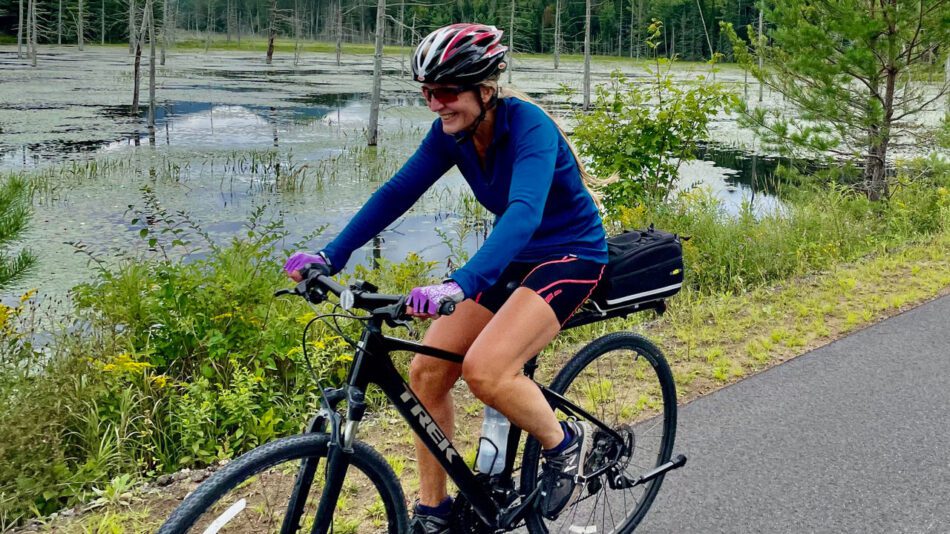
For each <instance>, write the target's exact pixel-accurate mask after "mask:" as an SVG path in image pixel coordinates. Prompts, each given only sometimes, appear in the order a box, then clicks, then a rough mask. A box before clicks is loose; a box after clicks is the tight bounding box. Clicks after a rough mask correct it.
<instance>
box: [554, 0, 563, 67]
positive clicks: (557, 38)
mask: <svg viewBox="0 0 950 534" xmlns="http://www.w3.org/2000/svg"><path fill="white" fill-rule="evenodd" d="M560 63H561V0H557V1H556V2H555V3H554V69H555V70H557V68H558V67H559V66H560Z"/></svg>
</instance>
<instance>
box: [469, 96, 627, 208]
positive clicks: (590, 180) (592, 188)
mask: <svg viewBox="0 0 950 534" xmlns="http://www.w3.org/2000/svg"><path fill="white" fill-rule="evenodd" d="M482 85H487V86H489V87H493V88H494V89H495V94H497V95H498V98H500V99H501V98H517V99H518V100H521V101H523V102H527V103H529V104H532V105H534V106H537V108H538V109H540V110H541V111H543V112H544V114H545V115H547V116H548V118H549V119H551V122H553V123H554V125H555V126H557V129H558V131H559V132H561V137H563V138H564V141H565V142H566V143H567V146H568V148H570V149H571V154H572V155H573V156H574V161H575V162H576V163H577V170H578V171H580V174H581V181H582V182H583V183H584V188H585V189H587V192H588V193H590V196H591V198H592V199H594V204H596V205H597V208H598V209H599V210H601V211H603V208H604V207H603V203H602V202H601V195H600V189H601V188H602V187H604V186H605V185H607V184H608V183H610V182H609V180H602V179H600V178H597V177H595V176H593V175H591V174H590V173H588V172H587V169H586V168H585V167H584V163H583V162H582V161H581V157H580V155H578V153H577V149H576V148H574V143H571V140H570V138H568V136H567V133H565V132H564V128H561V125H560V124H559V123H558V121H557V119H555V118H554V116H553V115H551V113H550V112H549V111H548V110H546V109H544V106H542V105H541V104H539V103H538V102H536V101H535V100H534V99H533V98H531V97H530V96H528V95H526V94H525V93H523V92H521V91H519V90H517V89H513V88H511V87H500V86H499V85H498V80H497V79H494V80H486V81H485V82H483V83H482Z"/></svg>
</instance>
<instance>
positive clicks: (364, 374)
mask: <svg viewBox="0 0 950 534" xmlns="http://www.w3.org/2000/svg"><path fill="white" fill-rule="evenodd" d="M382 323H383V320H382V319H378V318H375V317H374V318H371V319H369V320H368V322H367V324H366V326H365V328H364V330H363V334H362V336H361V338H360V341H359V344H358V346H357V350H356V354H355V355H354V360H353V363H352V364H351V366H350V371H349V375H348V377H347V380H346V385H345V386H344V387H343V388H340V389H330V390H327V392H326V393H327V395H326V396H325V398H324V400H323V404H324V409H323V410H322V411H321V414H320V415H318V416H317V417H316V418H315V419H314V421H313V422H312V423H311V425H310V426H309V428H308V432H323V431H325V430H327V429H326V426H327V424H329V425H330V428H329V431H330V434H331V440H330V448H329V451H328V453H327V473H326V485H325V486H324V490H323V494H322V495H321V497H320V504H319V506H318V509H317V517H316V520H315V522H314V525H313V529H312V532H313V533H319V534H323V533H325V532H328V531H329V527H330V524H331V521H332V517H333V511H334V508H335V506H336V502H337V499H338V498H339V495H340V489H341V487H342V484H343V478H344V475H345V473H346V469H347V467H348V465H349V454H350V453H352V440H353V436H354V434H355V433H356V430H357V428H358V426H359V422H360V421H361V420H362V418H363V414H364V413H365V409H366V404H365V403H364V395H365V392H366V388H367V386H368V385H369V384H376V385H377V386H378V387H379V388H380V389H381V390H382V392H383V394H385V395H386V397H387V398H388V399H389V400H390V401H391V402H392V404H393V405H394V406H395V407H396V409H397V410H398V411H399V413H400V415H402V417H403V418H404V419H405V420H406V422H407V423H408V424H409V426H410V427H411V428H412V430H413V432H414V433H415V434H416V436H418V437H419V439H420V441H422V443H424V444H425V446H426V447H427V448H428V449H429V451H430V452H431V453H432V454H433V456H435V458H436V459H437V460H438V461H439V463H440V464H441V465H442V467H443V468H444V469H445V471H446V473H448V476H449V477H450V478H451V479H452V480H453V481H454V482H455V484H456V485H457V486H458V488H459V491H460V492H461V493H462V495H464V496H465V498H466V499H468V502H469V503H470V504H471V506H472V508H473V509H474V510H475V512H476V513H477V514H478V515H479V516H480V517H481V519H482V520H483V521H484V522H485V523H486V524H487V525H489V526H491V527H493V528H497V527H499V526H510V525H500V523H502V522H503V523H509V522H512V521H514V520H515V519H516V516H515V514H506V517H505V518H501V517H500V512H502V510H501V509H500V508H499V506H498V504H496V502H495V501H494V500H493V499H492V497H491V496H490V495H489V494H488V492H486V491H485V490H484V487H483V486H482V484H481V483H480V482H479V481H477V480H476V475H475V473H474V472H473V471H472V470H471V469H470V468H469V466H468V465H466V463H465V461H464V459H463V458H462V455H461V454H460V453H459V452H458V450H456V449H455V447H454V446H453V445H452V442H451V441H450V440H449V439H448V438H447V437H446V435H445V432H444V431H443V430H442V429H441V428H440V427H439V425H438V424H437V423H436V422H435V420H434V419H433V418H432V416H431V415H430V414H429V411H428V410H427V409H426V408H425V406H424V405H423V404H422V402H420V401H419V399H418V398H417V397H416V395H415V393H414V392H413V391H412V389H411V388H410V387H409V385H408V384H407V383H406V381H405V380H403V378H402V376H401V375H400V374H399V372H398V371H397V370H396V367H395V366H394V365H393V362H392V359H391V357H390V353H391V352H397V351H408V352H412V353H418V354H425V355H428V356H433V357H435V358H439V359H442V360H447V361H450V362H454V363H462V359H463V356H462V355H459V354H455V353H452V352H449V351H445V350H441V349H437V348H434V347H429V346H426V345H422V344H420V343H415V342H412V341H406V340H403V339H398V338H392V337H387V336H385V335H383V334H382ZM535 368H536V363H535V360H534V359H532V360H531V361H529V362H528V364H526V365H525V374H526V375H527V376H528V377H529V378H533V374H534V369H535ZM538 386H539V387H540V388H541V391H542V393H543V394H544V396H545V398H546V399H547V400H548V402H549V403H550V404H551V405H552V406H554V407H557V408H559V409H561V410H562V411H564V412H566V413H568V414H574V415H577V416H579V417H583V418H585V419H587V420H589V421H591V422H592V423H593V424H594V425H596V426H597V427H598V428H599V429H600V430H602V431H604V432H607V433H609V434H610V435H611V436H613V437H614V438H615V439H618V440H621V439H622V438H621V437H620V436H619V435H618V434H617V433H616V431H614V430H613V429H611V428H609V427H608V426H606V425H605V424H603V423H602V422H600V421H599V420H598V419H597V418H596V417H594V416H593V415H591V414H590V413H587V412H586V411H585V410H583V409H582V408H580V407H579V406H577V405H575V404H574V403H572V402H570V401H569V400H567V399H565V398H564V397H563V396H561V395H559V394H557V393H555V392H553V391H551V390H549V389H548V388H546V387H544V386H543V385H541V384H538ZM344 398H346V399H347V417H346V426H345V428H341V416H340V415H339V413H338V412H337V410H336V408H337V406H338V404H339V402H340V401H342V400H343V399H344ZM520 438H521V429H519V428H517V427H516V426H515V425H512V426H511V430H510V432H509V436H508V442H509V443H508V448H507V450H508V453H507V455H506V458H505V465H506V467H505V473H506V474H510V473H511V471H512V468H513V465H514V462H515V458H516V454H517V444H518V441H519V440H520ZM316 467H317V466H316V461H315V460H314V461H311V459H307V460H305V461H304V462H303V465H302V466H301V469H300V471H299V472H298V475H297V483H296V486H295V489H294V493H293V495H292V497H291V500H290V503H289V505H288V513H287V515H286V516H285V523H284V530H282V532H294V531H295V530H294V529H296V528H297V525H299V520H300V517H301V515H302V512H303V506H304V504H305V502H304V501H305V500H306V495H307V493H308V491H307V490H308V489H309V486H310V484H311V483H312V481H313V477H314V472H315V470H316ZM596 474H597V473H594V474H592V476H593V475H596ZM524 497H525V496H523V499H524ZM522 511H523V510H522ZM519 515H520V514H519Z"/></svg>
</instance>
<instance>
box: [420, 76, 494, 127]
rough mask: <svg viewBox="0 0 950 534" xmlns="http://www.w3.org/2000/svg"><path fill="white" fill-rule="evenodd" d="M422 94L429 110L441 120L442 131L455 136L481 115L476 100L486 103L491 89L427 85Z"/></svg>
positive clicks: (438, 84) (436, 84)
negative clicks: (480, 99) (479, 99)
mask: <svg viewBox="0 0 950 534" xmlns="http://www.w3.org/2000/svg"><path fill="white" fill-rule="evenodd" d="M422 94H423V96H424V97H425V99H426V102H427V103H428V105H429V109H430V110H432V111H433V112H435V113H437V114H438V115H439V117H440V118H441V119H442V131H443V132H445V133H447V134H457V133H459V132H463V131H465V130H466V129H468V128H470V127H471V126H472V125H473V124H475V121H476V120H477V119H478V116H479V115H481V113H482V107H481V106H479V104H478V98H482V101H483V102H487V98H488V97H489V96H490V95H491V89H490V88H487V87H485V86H481V85H478V86H459V85H453V84H443V83H427V84H425V85H423V86H422Z"/></svg>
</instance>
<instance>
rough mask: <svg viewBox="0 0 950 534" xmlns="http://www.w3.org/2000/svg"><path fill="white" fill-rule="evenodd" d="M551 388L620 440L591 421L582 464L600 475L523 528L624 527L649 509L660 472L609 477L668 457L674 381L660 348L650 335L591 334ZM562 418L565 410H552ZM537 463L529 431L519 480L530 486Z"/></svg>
mask: <svg viewBox="0 0 950 534" xmlns="http://www.w3.org/2000/svg"><path fill="white" fill-rule="evenodd" d="M550 389H551V390H553V391H554V392H556V393H560V394H561V395H563V396H564V397H565V398H566V399H568V400H569V401H571V402H573V403H575V404H576V405H578V406H579V407H581V408H583V409H584V410H585V411H586V412H587V413H589V414H591V415H593V416H594V417H596V418H597V419H599V420H600V421H601V422H602V423H604V424H605V425H606V426H608V427H610V428H611V429H613V430H614V431H615V432H617V434H619V435H620V436H621V437H622V438H623V439H622V441H619V440H617V439H615V438H612V437H610V436H609V435H608V434H607V433H606V432H603V431H601V430H598V429H597V427H596V425H593V423H591V426H592V427H593V432H592V433H591V434H592V435H591V436H590V437H589V439H591V442H590V443H591V445H590V451H591V452H590V453H589V454H588V456H587V458H586V460H585V465H584V470H585V473H594V472H595V471H596V470H598V469H599V468H601V467H605V466H607V467H609V468H608V470H607V471H606V473H605V474H604V475H601V476H598V477H595V478H593V479H590V480H588V481H587V482H586V484H585V487H584V488H583V489H582V490H581V492H580V494H579V495H578V496H577V497H576V499H575V500H572V501H571V502H569V503H568V504H567V506H566V507H565V508H564V509H563V510H562V511H561V513H560V514H559V515H558V517H557V518H555V519H553V520H548V519H544V518H543V517H541V515H540V514H537V513H535V514H532V515H530V516H529V517H528V519H527V523H528V524H527V526H528V530H529V531H530V532H532V533H533V534H535V533H547V532H564V533H581V534H584V533H596V534H611V533H628V532H631V531H632V530H633V529H634V528H635V527H636V526H637V525H638V524H639V523H640V521H641V520H643V517H644V515H646V513H647V510H649V508H650V505H651V504H652V503H653V499H654V498H656V494H657V491H659V489H660V484H662V482H663V476H659V477H657V478H655V479H653V480H652V481H650V482H648V483H646V484H643V485H639V486H634V487H623V485H618V484H616V483H614V484H611V481H610V480H608V478H611V479H615V478H616V476H617V475H621V476H623V477H626V478H627V479H630V480H636V479H637V478H638V477H640V476H641V475H643V474H645V473H647V472H649V471H650V470H651V469H653V468H654V467H656V466H659V465H661V464H664V463H666V462H668V461H669V459H670V455H671V454H672V451H673V439H674V437H675V433H676V388H675V385H674V383H673V376H672V374H671V373H670V368H669V365H668V364H667V363H666V360H665V359H664V358H663V354H662V353H661V352H660V349H658V348H657V347H656V346H655V345H653V344H652V343H650V342H649V341H648V340H646V339H645V338H643V337H642V336H639V335H637V334H633V333H630V332H616V333H613V334H608V335H606V336H603V337H601V338H599V339H596V340H594V341H593V342H591V343H590V344H588V345H587V346H585V347H584V348H583V349H581V351H580V352H578V353H577V355H575V356H574V358H572V359H571V361H569V362H568V363H567V365H565V366H564V368H563V369H561V371H560V372H559V373H558V375H557V377H555V379H554V381H553V382H552V383H551V387H550ZM555 413H556V414H558V417H559V418H563V417H564V414H563V413H561V412H559V411H557V407H555ZM540 467H541V447H540V444H539V443H538V442H537V440H535V439H533V438H531V439H529V440H528V442H527V444H526V445H525V453H524V461H523V464H522V473H521V487H522V488H523V491H524V493H525V494H527V493H529V492H530V491H531V490H533V489H534V488H535V486H536V485H537V483H538V477H539V473H540Z"/></svg>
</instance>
